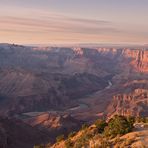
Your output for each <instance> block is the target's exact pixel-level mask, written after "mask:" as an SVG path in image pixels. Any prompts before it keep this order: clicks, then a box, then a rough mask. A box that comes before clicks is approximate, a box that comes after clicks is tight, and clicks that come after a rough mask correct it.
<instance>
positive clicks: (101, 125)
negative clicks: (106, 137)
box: [95, 120, 107, 133]
mask: <svg viewBox="0 0 148 148" xmlns="http://www.w3.org/2000/svg"><path fill="white" fill-rule="evenodd" d="M95 125H96V128H97V132H98V133H103V132H104V129H105V127H106V126H107V123H106V121H105V120H97V121H96V122H95Z"/></svg>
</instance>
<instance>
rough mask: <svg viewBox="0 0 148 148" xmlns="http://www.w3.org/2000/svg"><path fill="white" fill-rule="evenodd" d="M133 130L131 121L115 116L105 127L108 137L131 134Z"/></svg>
mask: <svg viewBox="0 0 148 148" xmlns="http://www.w3.org/2000/svg"><path fill="white" fill-rule="evenodd" d="M132 128H133V125H132V123H131V121H128V120H127V118H126V117H124V116H117V115H116V116H114V117H113V118H112V119H111V120H110V121H109V123H108V126H107V127H105V130H104V135H105V136H107V137H112V138H113V137H116V136H117V135H124V134H126V133H128V132H130V131H131V130H132Z"/></svg>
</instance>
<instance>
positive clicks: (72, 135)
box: [68, 132, 76, 138]
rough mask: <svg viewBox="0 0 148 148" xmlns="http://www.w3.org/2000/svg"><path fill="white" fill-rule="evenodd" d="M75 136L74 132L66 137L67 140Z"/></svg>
mask: <svg viewBox="0 0 148 148" xmlns="http://www.w3.org/2000/svg"><path fill="white" fill-rule="evenodd" d="M75 134H76V132H71V133H70V134H69V135H68V138H72V137H74V135H75Z"/></svg>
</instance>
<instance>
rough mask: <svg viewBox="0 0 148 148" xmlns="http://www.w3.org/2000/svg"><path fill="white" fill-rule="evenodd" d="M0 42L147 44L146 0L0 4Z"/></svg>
mask: <svg viewBox="0 0 148 148" xmlns="http://www.w3.org/2000/svg"><path fill="white" fill-rule="evenodd" d="M0 42H1V43H17V44H69V43H70V44H71V43H111V44H121V43H122V44H127V43H128V44H147V43H148V0H0Z"/></svg>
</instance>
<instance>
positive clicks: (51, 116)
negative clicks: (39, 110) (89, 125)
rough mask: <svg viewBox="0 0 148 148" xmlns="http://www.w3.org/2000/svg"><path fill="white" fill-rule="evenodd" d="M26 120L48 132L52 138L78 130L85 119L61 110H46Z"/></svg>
mask: <svg viewBox="0 0 148 148" xmlns="http://www.w3.org/2000/svg"><path fill="white" fill-rule="evenodd" d="M24 121H25V122H26V123H27V124H29V125H31V126H33V127H36V128H38V129H40V130H41V131H45V132H48V133H49V135H50V136H52V138H56V137H57V136H58V135H60V134H64V135H67V134H69V133H70V132H72V131H77V130H78V129H79V128H80V127H81V125H82V124H83V121H79V120H76V119H74V118H73V117H72V116H70V115H69V114H66V113H61V112H46V113H43V114H41V115H38V116H35V117H28V118H26V119H24Z"/></svg>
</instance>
